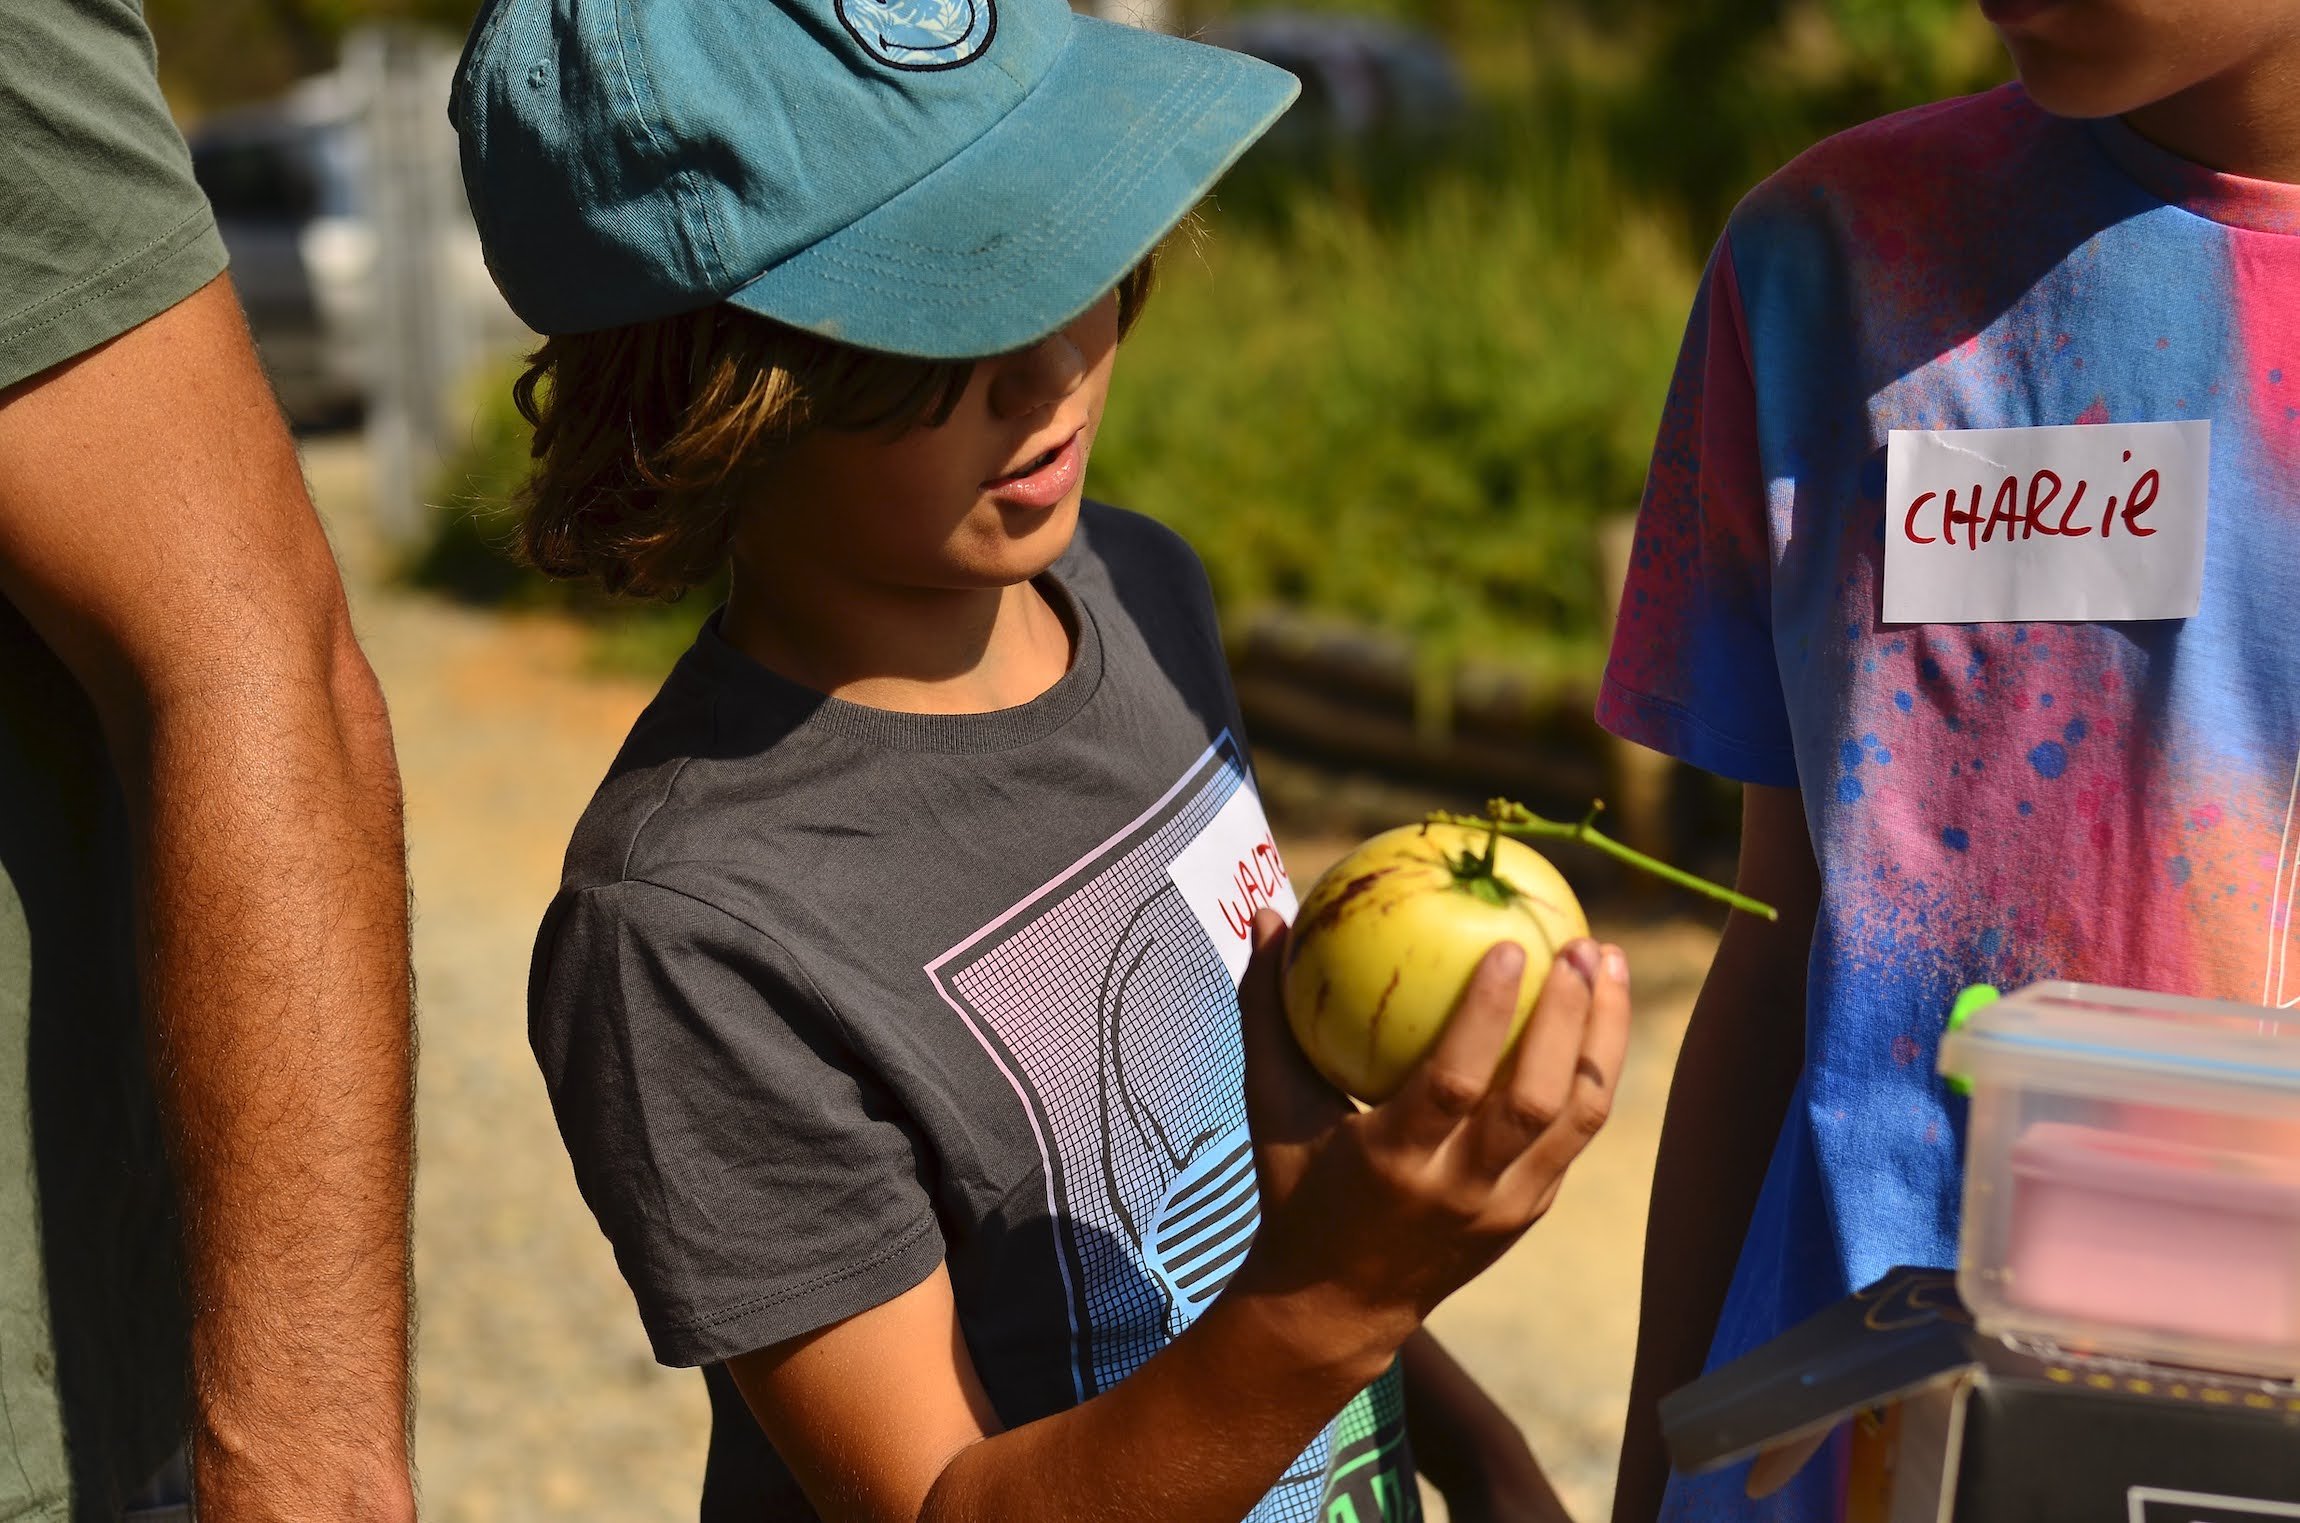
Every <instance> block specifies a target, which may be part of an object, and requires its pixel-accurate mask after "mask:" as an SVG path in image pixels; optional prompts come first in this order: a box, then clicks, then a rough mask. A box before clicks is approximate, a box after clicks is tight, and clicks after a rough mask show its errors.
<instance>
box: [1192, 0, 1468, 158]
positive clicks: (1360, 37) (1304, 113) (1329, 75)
mask: <svg viewBox="0 0 2300 1523" xmlns="http://www.w3.org/2000/svg"><path fill="white" fill-rule="evenodd" d="M1203 35H1204V38H1205V40H1206V41H1208V42H1212V43H1217V44H1219V45H1221V46H1223V47H1226V48H1231V49H1234V50H1236V51H1237V52H1240V53H1248V54H1251V55H1252V56H1254V57H1256V58H1260V59H1263V60H1265V61H1267V62H1270V63H1274V64H1276V65H1278V67H1280V68H1282V69H1286V70H1288V71H1290V72H1291V73H1293V74H1294V75H1295V76H1297V77H1298V78H1299V79H1300V80H1301V81H1302V96H1301V99H1300V100H1299V101H1297V102H1295V104H1294V107H1293V109H1292V110H1290V111H1288V112H1287V113H1286V115H1285V117H1284V118H1283V119H1282V120H1280V121H1279V123H1278V124H1277V126H1276V127H1274V128H1272V129H1271V132H1270V135H1269V138H1268V140H1267V141H1268V142H1269V144H1270V146H1271V147H1272V148H1274V149H1276V150H1278V151H1281V152H1283V151H1286V150H1289V149H1293V150H1299V149H1303V148H1323V147H1331V146H1335V145H1340V144H1348V143H1352V142H1357V141H1363V140H1366V139H1371V138H1387V139H1409V140H1410V139H1413V138H1417V137H1429V136H1437V135H1441V134H1443V133H1445V132H1447V131H1450V130H1451V129H1452V128H1454V127H1456V126H1458V125H1459V124H1460V123H1461V121H1462V119H1463V117H1464V115H1465V113H1466V112H1467V109H1468V104H1469V91H1468V89H1467V87H1466V86H1465V85H1464V83H1463V81H1462V75H1461V69H1460V67H1459V65H1457V64H1456V63H1455V61H1454V57H1453V54H1452V53H1451V52H1450V51H1448V50H1447V48H1446V45H1445V44H1444V43H1443V42H1441V41H1439V40H1438V39H1437V38H1436V37H1434V36H1432V35H1430V34H1429V33H1427V32H1422V31H1417V30H1415V29H1413V28H1411V27H1406V26H1401V25H1398V24H1396V23H1394V22H1389V21H1383V20H1381V19H1379V18H1378V17H1373V16H1348V15H1334V14H1332V13H1330V12H1312V11H1287V10H1262V11H1250V12H1248V13H1246V14H1245V15H1242V16H1239V17H1237V18H1235V19H1233V20H1230V21H1225V22H1221V23H1218V24H1216V25H1213V26H1209V27H1208V28H1206V30H1205V32H1204V34H1203Z"/></svg>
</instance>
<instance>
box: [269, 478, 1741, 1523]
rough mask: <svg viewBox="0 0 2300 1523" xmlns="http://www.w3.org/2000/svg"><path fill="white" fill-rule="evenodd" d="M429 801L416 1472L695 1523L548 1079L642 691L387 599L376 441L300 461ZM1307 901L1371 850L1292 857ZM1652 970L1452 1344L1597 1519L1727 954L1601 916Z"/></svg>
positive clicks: (420, 973)
mask: <svg viewBox="0 0 2300 1523" xmlns="http://www.w3.org/2000/svg"><path fill="white" fill-rule="evenodd" d="M306 460H307V464H308V466H309V469H310V472H311V476H312V481H313V488H314V493H315V496H316V497H317V498H318V499H319V501H320V503H321V507H322V511H323V513H324V514H325V515H326V516H327V518H328V520H329V524H330V528H331V532H332V533H333V534H334V536H335V538H336V541H337V546H338V550H339V554H340V555H341V556H342V558H343V560H344V563H345V569H346V575H347V580H348V581H349V582H350V584H351V586H352V589H353V607H354V618H355V621H356V623H357V625H358V628H359V632H360V636H361V638H362V640H363V642H364V643H365V645H366V648H367V651H368V655H369V657H370V659H371V660H372V661H373V662H374V664H375V666H376V669H377V671H378V673H379V674H380V676H381V678H382V681H383V685H384V689H385V691H386V693H387V694H388V696H389V698H390V700H391V707H392V718H393V722H394V726H395V730H396V733H397V736H398V744H399V757H400V765H401V768H402V771H403V774H404V777H405V782H406V789H407V812H408V829H409V836H410V854H411V857H412V862H413V870H414V874H415V885H416V887H415V892H416V906H417V918H416V937H415V960H416V972H417V977H418V980H419V987H420V990H421V1000H422V1032H423V1058H422V1072H421V1100H420V1118H421V1129H422V1130H421V1139H422V1140H421V1146H422V1172H421V1175H420V1179H419V1184H418V1187H417V1194H416V1280H417V1289H418V1293H419V1296H420V1298H421V1317H422V1322H421V1334H420V1339H419V1344H418V1357H417V1376H418V1387H419V1406H418V1428H417V1442H418V1454H419V1459H420V1463H421V1466H422V1475H423V1494H424V1503H425V1508H424V1510H425V1514H426V1516H427V1517H429V1518H431V1519H432V1520H434V1523H541V1520H565V1519H601V1520H613V1523H658V1520H660V1523H683V1520H690V1519H692V1518H693V1517H694V1515H695V1498H696V1492H697V1485H698V1481H699V1478H700V1475H701V1465H702V1452H703V1436H704V1425H705V1407H704V1401H703V1390H702V1383H701V1381H700V1379H699V1378H698V1377H697V1376H695V1375H694V1374H692V1373H690V1372H684V1371H669V1370H663V1369H660V1368H658V1367H657V1366H656V1365H655V1364H654V1362H653V1360H652V1359H651V1358H650V1357H649V1355H648V1353H647V1348H646V1344H645V1341H644V1339H643V1338H642V1336H641V1334H640V1331H639V1326H638V1321H637V1318H636V1316H635V1315H634V1313H633V1311H632V1309H631V1305H630V1301H629V1298H628V1296H627V1294H626V1293H625V1291H624V1289H623V1286H622V1282H621V1281H620V1279H619V1278H618V1277H617V1275H616V1272H615V1266H614V1262H613V1260H612V1258H611V1257H610V1255H609V1253H608V1250H607V1246H606V1243H605V1241H604V1240H603V1239H602V1238H601V1237H600V1235H599V1233H598V1230H597V1228H596V1227H595V1226H594V1225H593V1223H592V1221H591V1218H590V1215H589V1213H588V1212H587V1211H586V1210H585V1209H584V1207H583V1203H582V1201H581V1200H580V1198H579V1197H578V1196H577V1194H576V1191H575V1183H574V1179H573V1177H572V1175H571V1173H570V1172H569V1169H568V1165H567V1162H566V1159H565V1156H564V1155H563V1154H562V1152H561V1151H560V1148H559V1143H558V1138H557V1135H556V1133H555V1132H554V1130H553V1128H552V1122H551V1117H550V1112H549V1109H548V1107H547V1105H546V1103H545V1100H544V1096H543V1089H542V1085H541V1083H540V1081H539V1080H538V1079H537V1077H536V1074H535V1071H534V1066H533V1064H532V1062H531V1060H530V1059H529V1056H528V1053H527V1045H526V1036H525V1030H524V1017H523V1013H522V991H523V989H524V986H525V979H526V971H527V955H528V949H529V944H530V940H531V937H532V935H533V933H534V928H535V922H536V918H537V916H538V915H539V914H540V912H541V911H542V908H543V906H544V903H545V901H546V900H547V899H548V898H549V896H550V893H551V890H552V888H553V886H554V884H555V883H556V881H557V877H558V870H559V854H560V851H561V849H562V848H563V846H564V844H565V842H566V838H567V832H568V830H569V828H570V827H571V826H572V824H573V822H574V820H575V817H576V815H577V813H578V812H579V811H580V810H581V808H582V806H583V804H584V802H585V800H586V799H587V798H588V797H589V795H590V792H591V790H592V788H593V787H594V786H595V785H596V783H597V781H598V779H599V777H600V776H601V774H602V773H603V772H604V770H605V768H606V765H607V763H608V760H609V759H610V757H611V756H612V755H613V753H614V750H615V747H616V744H617V742H618V741H619V740H620V739H621V738H622V735H623V733H624V730H625V729H626V727H627V726H628V725H629V723H630V721H631V719H632V717H633V716H634V715H635V714H636V713H637V711H638V709H639V707H640V705H641V704H642V703H643V702H644V701H645V700H646V697H647V693H646V692H645V691H644V690H643V689H641V688H639V687H637V686H634V685H632V684H630V683H627V682H618V681H611V680H606V679H602V678H600V677H599V676H597V675H596V674H594V673H592V672H590V671H588V670H587V669H586V662H585V652H584V646H583V641H582V637H581V635H580V632H579V631H577V630H575V629H573V628H571V627H569V626H567V625H565V624H563V623H560V622H557V621H554V620H550V619H542V618H534V617H506V616H501V615H495V614H488V613H480V612H474V611H471V610H468V609H463V608H458V607H455V606H452V605H449V604H446V603H442V602H439V601H436V600H433V599H430V598H425V597H419V596H416V595H413V594H410V593H407V592H405V591H400V590H394V589H391V588H389V587H387V586H385V585H384V584H383V581H382V579H381V577H380V576H379V575H378V570H379V565H380V556H379V554H378V553H377V551H376V548H375V546H374V544H373V542H372V538H371V536H370V535H369V533H368V532H367V530H366V528H365V525H364V505H365V496H366V478H365V456H364V454H363V453H362V451H361V450H360V448H359V446H358V444H357V442H356V440H321V441H314V442H313V443H311V444H310V445H309V446H308V447H307V451H306ZM1281 844H1282V846H1283V847H1284V849H1285V851H1286V855H1287V859H1288V864H1289V866H1290V869H1291V871H1292V872H1293V874H1294V876H1295V878H1296V880H1297V881H1298V882H1300V883H1303V884H1307V883H1308V882H1309V881H1310V880H1311V879H1312V878H1314V877H1315V876H1316V875H1317V873H1318V872H1319V871H1321V870H1322V869H1323V868H1324V867H1325V866H1326V864H1327V863H1328V862H1330V861H1331V860H1332V859H1333V858H1334V857H1335V856H1336V855H1338V854H1339V853H1340V852H1341V851H1342V850H1344V849H1346V847H1347V845H1348V844H1349V843H1348V842H1345V841H1341V840H1335V839H1316V838H1308V839H1304V838H1296V839H1288V840H1284V841H1282V843H1281ZM1598 929H1599V932H1600V934H1602V935H1606V936H1609V937H1612V938H1614V939H1616V940H1619V941H1621V942H1623V943H1624V944H1625V945H1626V946H1627V947H1628V949H1629V953H1630V959H1631V966H1632V969H1633V972H1634V978H1635V982H1636V987H1637V999H1638V1023H1639V1024H1638V1036H1637V1040H1636V1044H1635V1047H1634V1050H1633V1052H1632V1056H1631V1066H1630V1068H1629V1071H1628V1073H1627V1075H1626V1077H1625V1078H1624V1081H1623V1085H1622V1090H1621V1096H1620V1101H1619V1105H1618V1108H1617V1111H1616V1114H1615V1117H1614V1120H1613V1122H1612V1124H1611V1126H1610V1127H1609V1128H1608V1129H1607V1131H1606V1133H1605V1135H1604V1136H1603V1137H1602V1138H1601V1139H1600V1140H1599V1141H1598V1143H1597V1144H1596V1145H1595V1146H1594V1147H1593V1148H1592V1150H1591V1151H1590V1153H1589V1154H1588V1155H1587V1156H1586V1157H1585V1158H1584V1159H1583V1161H1582V1163H1581V1164H1580V1166H1579V1167H1578V1169H1577V1171H1576V1173H1575V1175H1574V1177H1573V1179H1572V1180H1571V1182H1570V1183H1569V1184H1568V1186H1567V1188H1566V1191H1565V1193H1564V1195H1563V1197H1562V1198H1561V1200H1560V1201H1559V1203H1558V1205H1557V1207H1556V1209H1555V1210H1554V1211H1553V1212H1552V1214H1551V1215H1550V1217H1549V1218H1548V1219H1547V1220H1546V1221H1545V1222H1543V1223H1542V1224H1541V1225H1540V1226H1538V1227H1537V1228H1536V1229H1535V1230H1534V1231H1533V1232H1532V1233H1531V1234H1530V1235H1529V1236H1528V1237H1527V1238H1526V1240H1525V1241H1524V1242H1522V1243H1521V1244H1519V1245H1518V1246H1517V1248H1515V1249H1514V1250H1513V1251H1512V1252H1511V1253H1510V1254H1509V1256H1508V1257H1507V1258H1505V1259H1504V1260H1503V1261H1502V1262H1501V1263H1500V1264H1499V1265H1497V1266H1496V1267H1495V1268H1494V1269H1493V1270H1492V1271H1491V1272H1490V1273H1488V1274H1487V1275H1486V1276H1485V1277H1484V1278H1483V1279H1481V1280H1480V1281H1478V1282H1477V1283H1476V1284H1474V1285H1472V1286H1470V1287H1469V1288H1468V1289H1466V1290H1464V1291H1462V1292H1461V1293H1460V1294H1459V1295H1458V1296H1456V1297H1455V1298H1454V1300H1453V1301H1451V1302H1449V1303H1448V1304H1447V1305H1446V1306H1444V1307H1442V1308H1441V1309H1440V1310H1439V1312H1438V1314H1437V1316H1436V1318H1435V1322H1434V1326H1435V1329H1436V1331H1437V1333H1438V1335H1439V1337H1440V1338H1441V1339H1443V1340H1445V1341H1446V1342H1447V1343H1448V1345H1449V1346H1451V1347H1452V1348H1453V1349H1454V1351H1455V1352H1456V1353H1457V1354H1458V1355H1459V1356H1460V1358H1461V1359H1462V1360H1463V1362H1464V1363H1465V1364H1467V1365H1468V1366H1469V1367H1470V1368H1471V1370H1473V1371H1474V1372H1475V1373H1476V1374H1477V1375H1478V1376H1479V1378H1480V1379H1481V1380H1483V1381H1484V1382H1485V1384H1486V1385H1487V1386H1488V1388H1489V1389H1491V1390H1492V1391H1493V1392H1494V1394H1495V1395H1496V1397H1497V1398H1498V1399H1499V1400H1500V1401H1501V1402H1502V1403H1503V1405H1504V1406H1505V1407H1507V1408H1508V1410H1509V1411H1510V1412H1511V1413H1512V1414H1513V1415H1514V1416H1515V1417H1516V1418H1517V1419H1518V1421H1519V1422H1520V1423H1521V1424H1522V1425H1523V1427H1524V1429H1525V1431H1526V1432H1527V1434H1528V1435H1529V1436H1530V1437H1531V1439H1532V1441H1533V1444H1534V1447H1535V1450H1536V1452H1537V1453H1538V1454H1540V1455H1541V1456H1542V1458H1543V1460H1544V1461H1545V1463H1546V1464H1547V1465H1548V1466H1549V1468H1550V1472H1551V1474H1552V1475H1553V1476H1554V1477H1555V1479H1556V1481H1557V1483H1558V1486H1559V1489H1560V1490H1561V1491H1562V1492H1563V1493H1564V1495H1565V1497H1566V1499H1567V1501H1568V1502H1569V1503H1570V1504H1571V1505H1572V1506H1573V1507H1574V1509H1575V1510H1576V1512H1577V1514H1578V1515H1579V1516H1580V1517H1582V1518H1583V1519H1585V1520H1593V1519H1597V1518H1600V1517H1602V1516H1603V1513H1604V1509H1605V1507H1606V1505H1607V1503H1608V1500H1609V1497H1610V1492H1611V1488H1612V1473H1613V1461H1614V1453H1615V1448H1616V1445H1617V1442H1618V1434H1619V1429H1620V1423H1621V1411H1622V1406H1623V1403H1624V1401H1625V1399H1626V1392H1627V1386H1628V1372H1629V1361H1630V1350H1631V1346H1632V1340H1633V1338H1634V1334H1635V1326H1636V1301H1637V1281H1638V1258H1639V1253H1640V1248H1641V1244H1642V1240H1643V1234H1644V1216H1645V1196H1646V1185H1647V1180H1648V1178H1649V1175H1650V1173H1651V1169H1652V1162H1653V1151H1654V1145H1655V1140H1656V1136H1657V1133H1658V1129H1659V1124H1660V1113H1661V1106H1662V1101H1663V1097H1664V1094H1665V1092H1666V1090H1667V1086H1668V1075H1669V1068H1670V1065H1671V1063H1672V1061H1673V1060H1674V1057H1675V1054H1676V1050H1677V1045H1678V1041H1679V1039H1680V1037H1681V1035H1682V1033H1683V1030H1684V1022H1685V1016H1686V1013H1687V1011H1688V1009H1689V1008H1690V1006H1691V1003H1692V999H1693V995H1694V992H1695V990H1696V988H1697V987H1698V985H1699V982H1700V978H1701V975H1702V973H1703V971H1704V970H1705V969H1706V968H1707V966H1708V961H1709V958H1710V955H1711V953H1712V951H1713V950H1714V946H1715V937H1714V934H1713V932H1712V931H1711V930H1709V929H1708V928H1707V925H1706V923H1704V922H1699V921H1691V920H1687V921H1662V922H1651V921H1640V922H1620V921H1612V920H1601V923H1600V925H1599V927H1598Z"/></svg>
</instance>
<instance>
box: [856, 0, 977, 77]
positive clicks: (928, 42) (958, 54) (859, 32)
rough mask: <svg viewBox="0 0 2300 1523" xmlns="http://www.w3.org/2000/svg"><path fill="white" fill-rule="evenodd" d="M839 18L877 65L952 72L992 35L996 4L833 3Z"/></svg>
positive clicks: (945, 0) (961, 0)
mask: <svg viewBox="0 0 2300 1523" xmlns="http://www.w3.org/2000/svg"><path fill="white" fill-rule="evenodd" d="M838 13H839V20H840V21H842V22H844V23H846V29H847V30H848V31H849V32H850V33H852V34H853V36H854V40H855V41H857V42H859V43H861V44H862V45H863V47H864V48H865V49H866V50H867V51H868V52H869V53H870V55H871V56H872V57H873V58H876V59H877V60H879V62H881V63H885V64H891V65H893V66H894V67H895V68H898V69H916V70H926V69H955V68H957V67H958V66H959V65H960V64H964V63H972V62H974V60H976V59H977V58H980V57H981V56H982V54H983V50H984V49H986V48H988V47H989V46H990V39H991V38H992V37H994V36H996V35H997V32H998V0H838Z"/></svg>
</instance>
